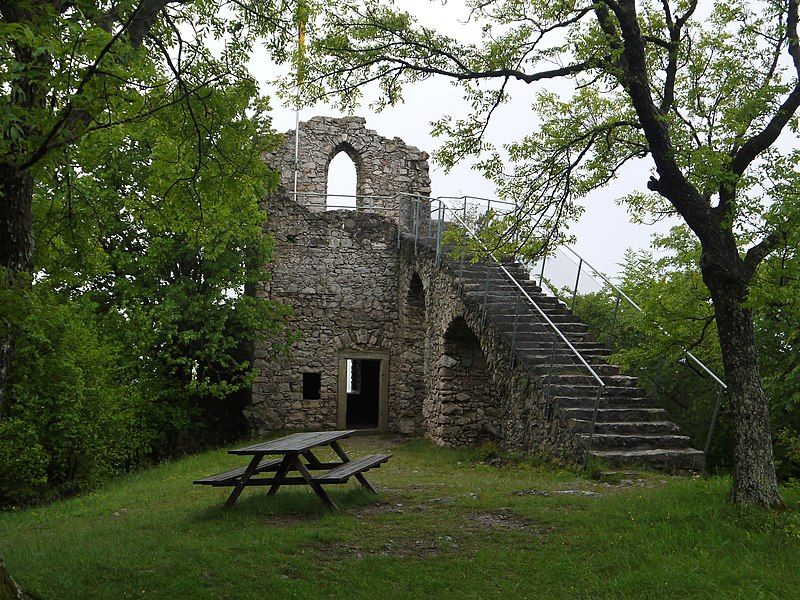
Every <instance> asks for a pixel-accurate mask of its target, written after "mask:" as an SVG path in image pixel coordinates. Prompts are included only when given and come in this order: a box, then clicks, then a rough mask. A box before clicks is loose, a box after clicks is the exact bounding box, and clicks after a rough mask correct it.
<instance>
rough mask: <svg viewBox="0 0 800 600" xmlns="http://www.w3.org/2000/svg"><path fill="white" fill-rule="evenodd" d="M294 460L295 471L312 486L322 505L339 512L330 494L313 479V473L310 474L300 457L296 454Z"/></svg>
mask: <svg viewBox="0 0 800 600" xmlns="http://www.w3.org/2000/svg"><path fill="white" fill-rule="evenodd" d="M292 460H293V462H294V467H295V469H297V470H298V471H300V475H301V476H302V477H303V479H305V480H306V483H308V485H310V486H311V489H312V490H314V493H315V494H316V495H317V496H319V499H320V500H322V503H323V504H324V505H325V506H327V507H328V508H332V509H334V510H339V507H338V506H336V504H335V503H334V501H333V500H331V497H330V496H328V492H326V491H325V490H324V489H322V486H321V485H320V484H319V483H317V482H316V481H314V480H313V479H312V477H311V473H309V472H308V469H306V467H305V465H304V464H303V461H301V460H300V457H299V456H298V455H297V454H294V455H293V456H292Z"/></svg>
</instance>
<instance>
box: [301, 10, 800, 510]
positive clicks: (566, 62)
mask: <svg viewBox="0 0 800 600" xmlns="http://www.w3.org/2000/svg"><path fill="white" fill-rule="evenodd" d="M468 5H469V7H470V13H469V18H470V19H471V20H473V21H474V22H476V23H478V24H479V25H480V26H481V31H482V39H481V41H479V42H476V43H464V42H460V41H458V40H456V39H453V38H451V37H448V36H445V35H442V34H440V33H437V32H436V31H434V30H432V29H430V28H425V27H422V26H419V25H417V24H416V22H415V20H414V19H413V17H411V16H410V15H408V14H406V13H403V12H401V11H397V10H395V9H394V8H392V7H391V6H390V5H388V3H384V2H381V1H380V0H363V1H359V0H350V1H348V2H341V3H337V4H336V6H335V8H331V7H328V8H327V9H326V10H325V11H323V12H321V13H319V14H320V16H319V17H318V19H317V20H316V21H315V22H313V23H312V24H311V25H309V35H310V36H311V38H312V40H313V41H312V43H311V44H310V51H309V58H308V62H307V65H306V70H307V73H308V77H307V79H306V90H305V92H306V94H307V95H308V96H309V97H312V98H319V97H325V96H331V95H334V96H336V97H338V98H340V100H341V103H342V104H343V105H344V106H346V107H352V106H354V105H355V103H356V102H357V101H358V98H359V91H360V90H361V89H362V87H363V86H365V85H367V84H369V83H372V82H378V83H379V85H380V88H381V91H382V95H381V100H380V101H379V106H381V105H385V104H387V103H393V102H396V101H398V100H400V99H401V97H402V95H401V92H402V86H403V85H404V84H407V83H409V82H414V81H419V80H422V79H426V78H429V77H433V76H440V77H447V78H450V79H452V80H454V81H455V82H457V83H458V84H460V85H461V86H463V89H464V90H465V96H466V99H467V101H468V102H469V103H470V105H471V107H472V111H471V114H470V116H469V117H468V118H465V119H461V120H452V119H449V118H447V117H445V118H443V119H441V120H440V121H439V122H438V123H437V124H436V126H435V128H434V132H435V133H437V134H439V135H443V136H446V137H447V138H448V141H447V143H446V144H445V146H444V148H443V149H442V150H441V151H440V152H439V155H438V156H439V159H440V160H441V161H442V162H443V163H444V165H445V166H451V165H452V164H454V163H455V162H456V161H458V160H461V159H463V158H465V157H467V156H473V155H482V160H481V162H479V163H478V167H479V168H481V169H482V170H483V171H484V172H485V173H486V174H487V175H488V176H490V177H493V178H494V179H495V180H497V182H498V183H499V185H500V188H501V191H502V192H503V193H505V194H508V195H513V196H514V197H515V198H516V199H518V201H520V210H519V211H518V212H517V214H516V215H514V216H513V217H510V218H509V219H510V220H509V221H508V224H509V225H510V227H508V229H507V236H508V238H507V239H510V238H511V237H513V235H518V233H519V232H515V231H514V228H515V227H517V226H520V224H521V221H524V222H525V223H528V224H530V223H534V224H538V225H539V226H540V227H542V226H544V227H545V229H546V230H545V231H544V232H542V231H539V232H534V233H536V235H534V237H535V238H537V239H543V238H544V239H549V238H550V237H551V236H553V235H557V233H558V232H559V231H560V230H561V228H562V227H563V225H564V222H565V220H566V217H568V216H570V215H573V214H574V213H575V212H576V210H577V208H576V205H575V201H576V200H577V199H579V198H580V197H582V196H584V195H585V194H587V193H588V192H589V191H591V190H594V189H597V188H599V187H601V186H603V185H606V184H608V183H610V182H612V181H613V180H614V179H615V177H616V176H617V174H618V173H619V171H620V169H621V168H622V167H623V166H624V165H626V164H628V163H632V162H635V161H637V160H639V161H641V160H643V159H647V160H649V161H651V164H652V170H651V174H650V177H649V180H648V181H647V188H648V189H649V190H650V193H647V194H636V195H633V196H631V197H629V198H627V201H628V203H629V205H630V206H631V207H632V208H633V209H634V210H637V211H642V212H647V213H664V212H672V213H675V214H678V215H680V217H681V218H682V219H683V220H684V221H685V223H686V224H687V225H688V227H689V228H690V229H691V230H692V232H693V233H694V235H695V236H696V237H697V239H698V240H699V242H700V245H701V248H702V254H701V258H700V261H699V265H698V267H699V270H700V272H701V274H702V278H703V281H704V283H705V285H706V286H707V288H708V290H709V293H710V297H711V300H712V302H713V307H714V315H715V320H716V326H717V331H718V335H719V340H720V346H721V349H722V359H723V363H724V371H725V377H726V381H727V383H728V385H729V390H730V394H731V406H732V412H733V420H734V423H735V443H734V444H735V449H734V457H735V460H734V467H733V489H732V499H733V500H734V501H736V502H741V503H748V504H758V505H764V506H772V505H776V504H778V503H779V502H780V496H779V493H778V487H777V481H776V477H775V469H774V464H773V456H772V444H771V432H770V427H769V419H768V411H767V401H766V398H765V395H764V391H763V387H762V383H761V377H760V374H759V370H758V353H757V347H756V341H755V337H754V328H753V319H752V315H751V312H750V308H749V307H748V304H747V298H748V290H749V287H750V284H751V282H752V280H753V278H754V276H755V275H756V272H757V269H758V267H759V265H760V264H761V263H762V261H763V260H764V259H765V257H767V256H768V255H769V254H770V253H771V252H772V251H773V250H774V249H775V247H776V246H777V245H778V244H779V243H780V242H781V241H782V240H785V239H789V238H790V237H791V234H792V231H793V230H794V228H795V227H796V223H797V211H796V209H795V208H796V198H795V197H794V196H791V197H785V196H784V194H783V192H784V191H785V190H786V189H788V187H789V186H790V185H791V182H792V181H791V180H792V179H793V178H796V176H795V175H794V174H795V173H796V168H797V164H798V153H797V152H794V151H791V150H786V149H782V146H781V145H780V143H779V138H781V136H782V135H783V136H784V137H788V136H790V135H792V134H793V133H796V131H797V117H796V112H797V109H798V106H800V44H799V43H798V37H797V24H798V0H764V1H760V2H746V1H744V0H733V1H730V0H720V1H716V2H709V3H708V5H705V4H704V5H701V3H700V2H699V0H677V1H670V0H658V1H657V0H639V1H637V0H533V1H522V0H468ZM554 81H561V82H562V84H561V85H562V87H567V88H569V89H568V91H566V92H563V93H556V92H555V91H553V90H547V89H542V88H541V87H540V88H536V97H535V103H534V108H533V112H534V115H532V116H535V117H536V118H537V119H538V120H539V123H540V124H539V126H538V127H536V128H535V129H534V131H532V132H531V133H530V134H529V135H527V136H525V137H523V138H522V139H520V140H519V141H518V142H516V143H514V144H512V145H510V146H509V147H508V148H507V150H508V155H509V157H510V159H511V160H512V161H514V163H515V164H516V168H515V170H514V172H513V173H512V174H511V176H508V177H506V176H505V174H504V173H503V169H504V165H503V161H502V160H501V157H500V154H499V153H498V152H497V151H496V150H495V149H494V148H492V147H491V146H490V145H489V144H487V143H486V142H485V139H484V133H485V131H486V128H487V126H488V125H489V121H490V119H491V116H492V114H493V113H494V112H495V110H496V109H497V108H498V107H499V106H500V105H501V104H502V103H503V102H505V101H506V100H507V99H508V98H509V94H510V91H509V90H510V89H511V88H512V86H513V85H515V84H535V83H537V82H554ZM532 121H533V119H532ZM512 221H513V222H512ZM523 226H526V227H528V226H529V225H523ZM528 234H529V235H530V234H531V232H530V231H529V232H528ZM522 237H523V239H524V238H526V237H528V236H525V235H523V236H522Z"/></svg>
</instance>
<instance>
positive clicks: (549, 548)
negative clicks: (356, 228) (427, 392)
mask: <svg viewBox="0 0 800 600" xmlns="http://www.w3.org/2000/svg"><path fill="white" fill-rule="evenodd" d="M343 445H344V446H345V448H346V449H348V450H349V451H350V454H351V456H354V455H355V456H357V455H360V454H363V453H368V452H375V451H377V450H378V449H379V448H381V449H388V450H389V451H391V452H392V453H393V454H394V458H393V459H392V460H390V461H389V463H388V464H386V465H384V466H383V467H382V468H381V469H378V470H375V471H371V472H370V473H369V474H368V477H369V478H370V480H371V481H372V482H373V484H375V485H376V487H377V488H378V490H379V495H378V496H377V497H375V496H373V495H371V494H369V493H368V492H366V491H364V490H362V489H361V488H360V487H358V485H357V483H356V482H355V481H354V480H351V483H350V484H348V485H347V486H328V489H329V490H331V495H332V497H333V498H334V501H335V502H336V503H337V504H338V505H339V506H340V508H342V511H343V512H342V513H340V514H331V513H327V512H326V511H325V510H324V509H323V508H321V505H320V503H319V501H318V500H317V498H316V496H314V495H313V493H312V492H311V490H310V489H306V488H284V489H281V490H280V491H279V492H278V494H277V495H276V496H272V497H268V496H267V495H266V488H250V489H248V490H245V492H244V493H243V494H242V497H241V498H240V500H239V502H238V503H237V504H236V506H235V507H234V508H233V509H232V510H228V511H224V510H222V509H221V505H222V502H223V500H224V499H225V497H226V495H227V491H226V490H224V489H213V488H208V487H200V486H193V485H191V480H192V479H194V478H197V477H200V476H204V475H210V474H212V473H216V472H218V471H223V470H226V469H229V468H232V467H236V466H239V465H240V464H242V458H241V457H235V456H230V455H228V454H226V453H225V452H224V451H222V450H217V451H214V452H208V453H205V454H201V455H197V456H192V457H190V458H186V459H184V460H180V461H176V462H172V463H168V464H163V465H161V466H158V467H155V468H153V469H150V470H147V471H144V472H141V473H138V474H134V475H130V476H127V477H124V478H120V479H119V480H117V481H115V482H113V483H112V484H109V485H108V486H106V487H105V488H103V489H101V490H99V491H96V492H93V493H90V494H85V495H82V496H79V497H76V498H72V499H69V500H66V501H63V502H58V503H55V504H52V505H49V506H43V507H38V508H33V509H29V510H20V511H13V512H6V513H0V540H2V545H3V551H4V554H5V558H6V563H7V565H8V567H9V569H10V571H11V573H12V575H13V576H14V577H15V578H17V580H18V581H19V583H20V584H21V585H22V586H23V587H24V588H25V589H26V590H28V591H29V592H31V593H33V594H34V595H35V596H36V597H39V598H48V599H59V600H60V599H66V598H132V597H145V598H362V597H364V598H459V599H462V598H509V599H516V598H542V597H545V598H619V597H630V598H672V597H692V598H695V597H701V598H748V599H752V598H800V513H798V501H800V489H797V488H794V489H784V490H783V493H784V498H785V499H786V500H787V502H788V503H789V504H790V506H791V510H790V511H782V512H770V513H761V512H757V511H742V510H740V509H737V508H735V507H732V506H730V505H729V504H727V502H726V501H725V495H726V492H727V489H728V487H729V485H730V482H729V481H728V480H726V479H724V478H711V479H708V480H702V479H699V478H695V479H691V478H671V477H667V476H665V475H662V474H660V473H650V474H646V475H640V476H636V477H634V478H632V479H630V480H625V481H622V482H621V483H610V484H609V483H600V482H597V481H591V480H589V479H587V478H586V477H584V476H583V475H581V474H578V473H577V472H575V471H570V470H567V469H564V470H561V469H558V468H557V467H553V466H550V465H544V466H542V465H539V466H537V465H535V464H526V463H521V464H505V466H490V465H487V464H483V463H477V462H476V456H477V454H476V453H475V452H474V451H473V452H471V451H468V450H445V449H441V448H436V447H433V446H432V445H430V444H429V443H427V442H424V441H419V440H415V441H410V442H405V443H397V442H396V441H395V440H394V439H392V438H388V437H387V438H376V437H373V438H356V439H350V440H345V441H344V444H343Z"/></svg>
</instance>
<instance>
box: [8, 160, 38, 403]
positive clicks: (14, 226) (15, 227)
mask: <svg viewBox="0 0 800 600" xmlns="http://www.w3.org/2000/svg"><path fill="white" fill-rule="evenodd" d="M32 203H33V177H32V176H31V174H30V173H29V172H27V171H19V170H17V169H16V168H15V167H13V166H12V165H7V164H0V285H1V286H3V287H4V288H6V289H8V288H9V287H12V286H16V285H19V284H20V282H21V281H25V282H26V283H27V282H28V281H29V280H30V274H31V271H32V269H33V232H32V229H31V227H32V224H31V206H32ZM0 316H1V315H0ZM13 345H14V344H13V333H12V332H11V331H9V330H8V328H3V329H0V417H2V415H3V409H4V407H5V403H6V380H7V378H8V369H9V367H10V365H11V352H12V350H13Z"/></svg>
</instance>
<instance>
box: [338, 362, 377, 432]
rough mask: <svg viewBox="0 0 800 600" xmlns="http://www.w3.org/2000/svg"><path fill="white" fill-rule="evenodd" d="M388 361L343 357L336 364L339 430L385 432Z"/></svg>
mask: <svg viewBox="0 0 800 600" xmlns="http://www.w3.org/2000/svg"><path fill="white" fill-rule="evenodd" d="M387 358H388V357H384V356H375V355H359V356H343V357H341V359H340V361H339V426H340V427H343V428H345V429H367V430H384V429H386V419H387V416H388V415H387V410H386V396H387V391H388V390H387V388H388V376H387V375H388V372H387V368H386V367H387V363H388V360H387Z"/></svg>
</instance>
